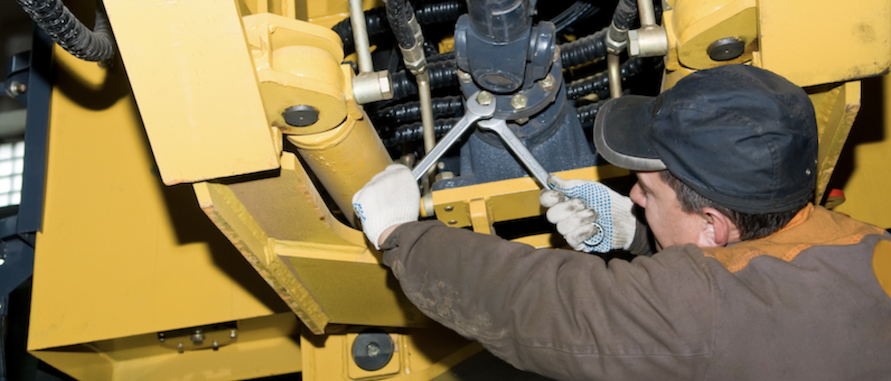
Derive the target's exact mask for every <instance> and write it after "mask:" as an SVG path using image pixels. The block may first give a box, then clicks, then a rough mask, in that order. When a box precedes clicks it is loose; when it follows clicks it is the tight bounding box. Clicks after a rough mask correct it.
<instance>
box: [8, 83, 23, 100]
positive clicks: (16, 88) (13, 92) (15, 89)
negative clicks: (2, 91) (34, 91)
mask: <svg viewBox="0 0 891 381" xmlns="http://www.w3.org/2000/svg"><path fill="white" fill-rule="evenodd" d="M26 90H28V86H25V84H24V83H21V82H19V81H12V82H9V85H7V86H6V94H7V95H9V96H10V97H12V98H14V97H17V96H19V95H22V94H24V93H25V91H26Z"/></svg>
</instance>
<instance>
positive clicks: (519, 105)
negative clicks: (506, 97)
mask: <svg viewBox="0 0 891 381" xmlns="http://www.w3.org/2000/svg"><path fill="white" fill-rule="evenodd" d="M527 102H529V99H527V98H526V96H525V95H523V94H516V95H514V96H513V97H511V98H510V105H511V107H513V108H514V110H522V109H525V108H526V103H527Z"/></svg>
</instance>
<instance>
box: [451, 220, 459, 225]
mask: <svg viewBox="0 0 891 381" xmlns="http://www.w3.org/2000/svg"><path fill="white" fill-rule="evenodd" d="M457 223H458V221H455V220H451V221H449V225H455V224H457Z"/></svg>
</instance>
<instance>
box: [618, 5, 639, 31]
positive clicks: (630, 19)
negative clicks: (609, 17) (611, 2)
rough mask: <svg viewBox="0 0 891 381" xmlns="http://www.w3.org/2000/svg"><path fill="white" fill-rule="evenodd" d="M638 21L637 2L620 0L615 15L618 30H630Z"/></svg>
mask: <svg viewBox="0 0 891 381" xmlns="http://www.w3.org/2000/svg"><path fill="white" fill-rule="evenodd" d="M636 19H637V1H636V0H619V5H617V6H616V11H615V12H614V13H613V25H615V27H616V28H617V29H621V30H630V29H631V27H632V26H633V25H634V20H636Z"/></svg>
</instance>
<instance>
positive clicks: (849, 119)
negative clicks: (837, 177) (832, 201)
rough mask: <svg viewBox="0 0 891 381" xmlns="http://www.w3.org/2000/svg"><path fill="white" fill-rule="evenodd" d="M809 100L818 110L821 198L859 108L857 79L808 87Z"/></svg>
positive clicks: (817, 194)
mask: <svg viewBox="0 0 891 381" xmlns="http://www.w3.org/2000/svg"><path fill="white" fill-rule="evenodd" d="M811 90H813V91H814V92H813V93H812V94H810V98H811V102H813V103H814V109H815V110H816V113H817V132H818V136H819V138H820V149H819V151H818V153H817V191H816V192H817V193H816V195H815V200H817V202H820V200H822V199H823V194H824V193H825V192H826V186H827V185H828V184H829V179H830V178H831V177H832V172H833V171H834V170H835V166H836V164H837V163H838V158H839V156H840V155H841V152H842V148H844V146H845V142H846V141H847V139H848V134H849V133H850V132H851V126H853V124H854V119H855V118H856V117H857V113H858V112H859V111H860V82H859V81H855V82H847V83H843V84H836V85H831V86H824V87H820V88H817V89H811Z"/></svg>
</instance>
